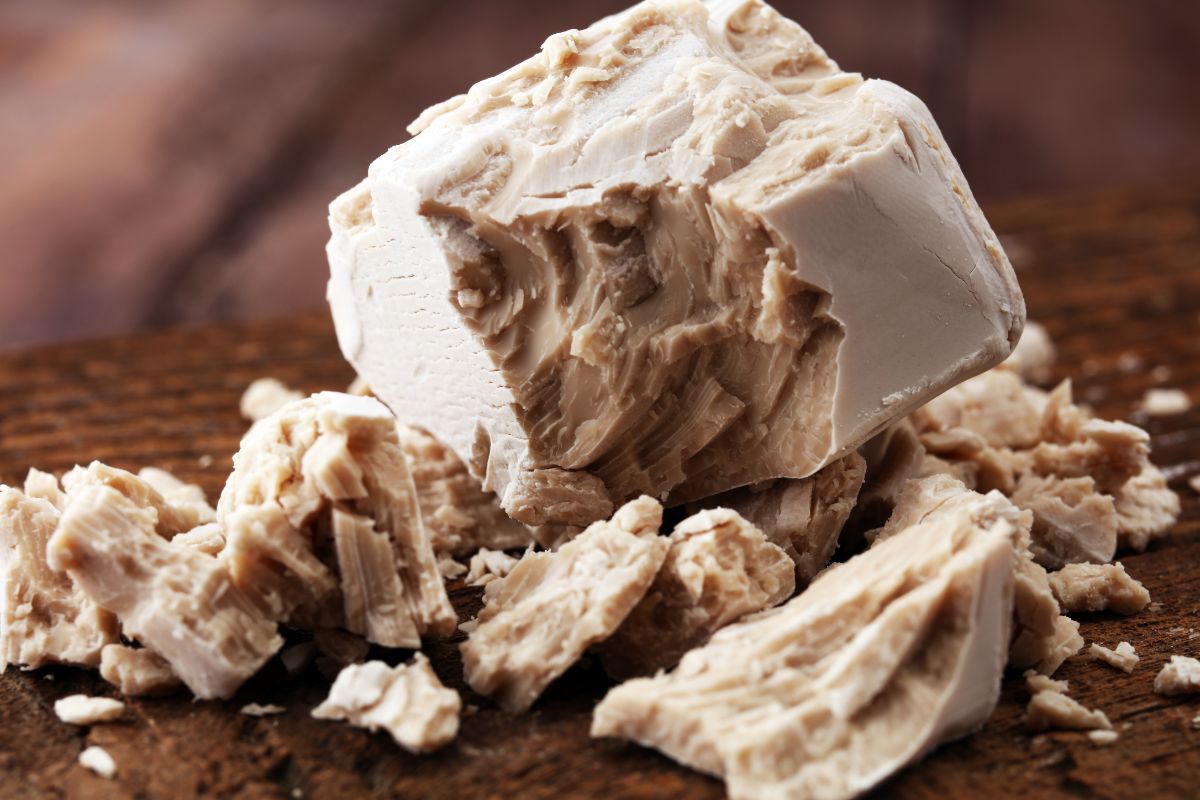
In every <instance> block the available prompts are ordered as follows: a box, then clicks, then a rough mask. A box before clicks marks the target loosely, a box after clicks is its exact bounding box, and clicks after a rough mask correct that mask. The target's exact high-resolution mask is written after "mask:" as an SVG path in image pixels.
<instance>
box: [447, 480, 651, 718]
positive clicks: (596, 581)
mask: <svg viewBox="0 0 1200 800" xmlns="http://www.w3.org/2000/svg"><path fill="white" fill-rule="evenodd" d="M660 525H662V506H661V505H659V504H658V502H657V501H655V500H652V499H651V498H649V497H640V498H638V499H637V500H633V501H630V502H629V503H627V504H626V505H624V506H622V507H621V508H620V509H618V510H617V513H616V514H614V515H613V518H612V519H611V520H607V521H603V522H596V523H593V524H592V525H591V526H589V527H588V529H587V530H585V531H584V532H583V533H582V534H580V535H579V536H578V537H577V538H575V539H573V540H571V541H570V542H568V543H567V544H565V545H563V546H562V548H561V549H559V550H558V551H556V552H552V553H534V552H527V553H526V554H525V555H524V556H523V557H522V558H521V560H520V561H519V562H518V563H517V565H516V566H515V567H514V568H513V570H512V572H510V573H508V576H507V577H505V578H501V579H499V580H495V581H492V582H491V583H489V584H488V585H487V587H486V588H485V589H484V602H485V603H486V605H485V606H484V608H483V610H482V611H480V612H479V618H478V627H476V628H475V629H474V630H473V631H472V632H471V634H470V636H469V637H468V639H467V641H465V642H464V643H463V644H462V646H461V648H460V649H461V652H462V658H463V675H464V677H465V678H466V681H467V683H468V684H470V686H471V688H472V689H474V690H475V691H477V692H479V693H480V694H482V695H487V696H489V697H492V698H495V700H496V701H497V702H498V703H499V704H500V705H501V706H502V707H503V708H504V709H505V710H507V711H511V712H518V711H524V710H526V709H528V708H529V707H530V706H531V705H533V702H534V701H535V700H537V698H538V697H539V696H540V695H541V694H542V692H543V691H544V690H545V689H546V687H547V686H548V685H550V682H551V681H553V680H554V679H555V678H557V677H558V676H559V675H561V674H562V673H564V672H566V671H567V669H568V668H569V667H570V666H571V665H572V664H574V663H575V662H576V661H577V660H578V659H579V657H580V656H581V655H583V653H584V651H585V650H587V649H588V648H589V647H591V646H592V645H594V644H597V643H599V642H602V641H604V640H605V639H607V638H608V637H609V636H611V635H612V634H613V632H615V631H616V630H617V628H619V627H620V625H621V623H622V622H624V621H625V618H626V617H627V616H629V613H630V612H631V611H632V610H633V609H634V607H635V606H636V605H637V604H638V601H640V600H641V599H642V597H643V596H644V595H645V594H646V590H647V589H648V588H649V587H650V584H651V583H652V582H653V580H654V577H655V575H656V574H657V573H658V569H659V567H661V566H662V563H663V560H664V559H665V558H666V556H667V549H668V546H669V543H668V540H667V538H666V537H660V536H659V535H658V529H659V526H660Z"/></svg>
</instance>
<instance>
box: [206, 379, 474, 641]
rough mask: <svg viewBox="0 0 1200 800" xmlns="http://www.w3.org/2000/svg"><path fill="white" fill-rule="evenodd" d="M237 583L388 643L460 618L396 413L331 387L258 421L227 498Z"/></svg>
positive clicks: (291, 618) (278, 610)
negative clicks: (436, 553)
mask: <svg viewBox="0 0 1200 800" xmlns="http://www.w3.org/2000/svg"><path fill="white" fill-rule="evenodd" d="M218 516H219V519H220V522H221V523H222V524H223V525H224V526H225V533H226V537H227V542H226V546H225V549H224V550H223V551H222V552H221V556H220V558H221V560H222V563H224V564H225V565H227V566H228V568H229V570H230V573H231V575H232V576H233V580H234V583H235V584H236V585H237V587H238V588H239V589H241V590H242V591H243V592H245V593H246V594H247V595H248V596H249V597H251V598H252V599H253V600H254V602H255V603H256V604H257V605H258V606H259V608H260V609H262V612H263V613H265V614H266V615H267V616H268V617H270V618H271V619H273V620H279V621H284V622H288V623H289V624H292V625H296V626H298V627H304V628H316V627H334V626H342V627H345V628H347V629H348V630H350V631H351V632H353V633H357V634H361V635H363V636H365V637H366V638H367V639H368V640H370V641H372V642H375V643H377V644H381V645H385V646H388V647H411V648H416V647H419V646H420V641H421V638H420V637H421V635H422V634H425V633H430V634H434V635H449V634H451V633H453V632H454V626H455V624H456V623H457V617H456V616H455V613H454V609H453V608H452V607H451V605H450V600H449V598H448V597H447V595H446V590H445V588H444V586H443V585H442V578H441V574H440V572H439V570H438V566H437V559H436V557H435V556H434V553H433V548H432V545H431V543H430V540H429V535H428V533H427V532H426V529H425V526H424V524H423V523H422V519H421V512H420V509H419V507H418V501H417V491H416V488H415V487H414V485H413V480H412V476H411V474H410V473H409V470H408V466H407V462H406V460H405V456H404V452H403V450H402V449H401V445H400V440H399V438H398V435H397V432H396V422H395V419H394V418H393V417H392V415H391V412H389V411H388V410H387V408H385V407H384V406H383V404H381V403H380V402H379V401H378V400H375V399H373V398H368V397H352V396H350V395H344V394H336V393H332V392H324V393H321V394H316V395H313V396H312V397H310V398H307V399H305V400H300V401H297V402H294V403H291V404H289V405H287V406H285V407H284V408H282V409H280V410H279V411H277V412H276V413H275V414H273V415H271V416H270V417H267V418H266V419H263V420H260V421H259V422H257V423H255V424H254V426H253V427H252V428H251V429H250V431H249V433H247V434H246V436H245V438H244V439H243V440H242V447H241V450H240V451H239V452H238V454H237V455H236V456H235V457H234V470H233V474H232V475H230V476H229V481H228V483H227V484H226V486H225V491H224V492H223V493H222V495H221V500H220V503H219V504H218Z"/></svg>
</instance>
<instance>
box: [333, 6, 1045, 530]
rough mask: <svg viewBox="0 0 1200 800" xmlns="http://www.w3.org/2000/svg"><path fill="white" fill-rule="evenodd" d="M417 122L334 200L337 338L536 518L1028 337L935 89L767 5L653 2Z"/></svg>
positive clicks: (898, 402) (797, 467)
mask: <svg viewBox="0 0 1200 800" xmlns="http://www.w3.org/2000/svg"><path fill="white" fill-rule="evenodd" d="M411 130H413V131H415V132H416V135H415V136H414V137H413V138H412V139H410V140H409V141H407V142H404V143H403V144H401V145H399V146H397V147H393V148H392V149H391V150H389V151H388V152H387V153H386V154H385V155H383V156H381V157H380V158H379V159H377V160H376V161H375V163H374V164H372V166H371V169H370V171H369V175H368V177H367V178H366V180H364V181H363V182H362V183H361V184H360V185H359V186H357V187H355V188H354V189H351V190H350V191H348V192H347V193H345V194H344V195H342V196H341V197H340V198H338V199H337V200H336V201H335V202H334V203H333V204H332V206H331V209H330V226H331V229H332V239H331V241H330V243H329V246H328V248H327V252H328V254H329V259H330V270H331V276H330V282H329V292H328V297H329V301H330V305H331V308H332V310H333V316H334V320H335V323H336V328H337V334H338V339H339V342H340V345H341V348H342V351H343V353H344V354H345V356H346V357H347V359H348V360H349V361H351V362H352V363H353V365H354V366H355V368H356V369H357V370H358V373H359V374H360V375H362V376H363V377H364V378H365V379H366V380H367V381H368V382H369V384H370V386H371V388H372V390H373V391H374V392H375V393H376V395H377V396H378V397H379V398H380V399H382V400H383V401H385V402H386V403H387V405H388V406H389V407H391V408H392V409H393V410H395V411H396V413H397V415H398V416H399V417H400V418H401V419H404V420H405V421H411V422H412V423H413V424H416V425H419V426H420V427H422V428H424V429H426V430H429V431H431V432H432V433H433V434H435V435H436V436H437V437H438V438H439V439H440V440H442V441H444V442H446V443H447V444H448V445H449V446H450V447H452V448H453V449H454V451H455V452H457V453H458V454H459V455H460V456H462V457H463V459H464V460H465V461H466V462H467V463H468V465H469V466H470V468H471V471H472V473H473V474H475V475H476V476H478V477H480V478H482V479H483V480H484V486H485V488H487V489H490V490H493V491H495V492H496V493H497V494H498V495H499V497H500V499H501V503H502V506H503V507H504V509H505V510H506V511H507V512H508V513H509V514H510V516H512V517H513V518H514V519H518V520H519V521H522V522H526V523H528V524H533V525H539V524H547V523H565V524H572V525H579V524H585V523H587V522H590V521H592V520H595V519H600V518H604V517H606V516H607V514H608V513H609V511H610V510H611V508H612V507H613V506H614V505H620V504H621V503H623V502H625V501H627V500H629V499H631V498H634V497H636V496H638V495H640V494H646V495H650V496H653V497H656V498H666V499H667V500H668V501H669V502H670V504H672V505H675V504H679V503H684V502H689V501H693V500H698V499H701V498H704V497H709V496H712V495H714V494H717V493H720V492H723V491H727V490H729V489H734V488H737V487H740V486H747V485H751V484H754V483H758V482H761V481H764V480H772V479H775V478H804V477H807V476H809V475H812V474H813V473H815V472H816V471H818V470H819V469H820V468H821V467H823V466H825V465H826V464H828V463H830V462H832V461H834V460H836V459H837V458H840V457H841V456H842V455H844V454H845V453H846V452H848V451H849V450H851V449H852V448H854V447H856V446H857V445H858V444H860V443H862V442H863V441H865V440H866V439H867V438H869V437H870V436H871V435H873V434H874V433H876V432H878V431H879V430H880V429H882V428H883V427H884V426H885V425H887V424H888V423H890V422H892V421H895V420H896V419H898V418H900V417H902V416H903V415H904V414H906V413H908V412H909V411H911V410H912V409H913V408H915V407H916V406H917V405H919V404H920V403H922V402H924V401H925V400H928V399H929V398H931V397H934V396H936V395H937V394H938V393H939V392H941V391H943V390H944V389H946V388H947V387H949V386H952V385H953V384H954V383H956V382H958V381H959V380H962V379H963V378H964V377H967V376H969V375H972V374H974V373H976V372H978V371H980V370H982V369H986V368H987V367H989V366H992V365H994V364H996V363H998V362H1000V361H1001V360H1003V359H1004V358H1005V357H1006V356H1007V355H1008V354H1009V352H1010V350H1011V349H1012V346H1013V344H1014V343H1015V342H1016V340H1017V338H1018V336H1019V334H1020V330H1021V326H1022V323H1023V321H1024V302H1023V300H1022V298H1021V294H1020V290H1019V289H1018V287H1017V282H1016V278H1015V276H1014V274H1013V272H1012V268H1011V266H1010V265H1009V263H1008V259H1007V258H1006V257H1005V255H1004V253H1003V251H1002V250H1001V248H1000V245H999V243H998V240H997V238H996V236H995V235H994V233H993V232H992V230H991V228H990V227H989V225H988V223H987V221H986V220H985V219H984V217H983V215H982V213H981V212H980V210H979V207H978V205H977V204H976V203H975V201H974V199H973V198H972V195H971V193H970V190H969V188H968V187H967V183H966V180H965V179H964V178H963V175H962V172H961V171H960V170H959V168H958V165H957V163H956V162H955V161H954V158H953V157H952V156H951V154H950V152H949V149H948V147H947V145H946V143H945V141H944V139H943V138H942V136H941V134H940V133H939V131H938V128H937V125H936V124H935V123H934V121H933V119H932V117H931V116H930V114H929V111H928V110H927V109H926V107H925V106H924V105H923V104H922V103H921V102H920V101H919V100H918V99H917V98H915V97H913V96H912V95H911V94H909V93H908V92H906V91H904V90H903V89H901V88H899V87H897V86H895V85H893V84H890V83H887V82H884V81H876V80H866V81H864V80H863V79H862V77H861V76H860V75H857V74H855V73H847V72H843V71H842V70H841V69H840V68H839V67H838V66H837V65H836V64H835V63H834V62H833V61H832V60H831V59H829V58H828V57H827V56H826V55H825V53H824V52H823V51H822V50H821V48H820V47H818V46H817V45H816V44H815V43H814V42H813V40H812V38H811V37H810V36H809V35H808V34H807V33H806V32H805V31H804V30H803V29H801V28H800V27H799V26H798V25H796V24H795V23H794V22H791V21H789V20H787V19H785V18H784V17H782V16H780V15H779V14H778V13H777V12H776V11H774V10H773V9H772V8H770V7H769V6H767V5H765V4H763V3H761V2H757V0H721V1H720V2H709V3H702V2H699V0H654V1H651V2H643V3H640V4H638V5H636V6H634V7H633V8H630V9H628V10H627V11H624V12H622V13H620V14H617V15H614V16H610V17H607V18H605V19H603V20H601V21H599V22H597V23H596V24H594V25H592V26H591V27H589V28H587V29H586V30H583V31H570V32H568V33H564V34H560V35H558V36H553V37H551V38H550V39H549V40H547V42H546V44H545V45H544V46H543V48H542V51H541V53H539V54H538V55H535V56H533V57H532V58H530V59H528V60H527V61H524V62H522V63H520V64H518V65H516V66H514V67H513V68H511V69H509V70H508V71H506V72H504V73H502V74H500V75H498V76H496V77H494V78H491V79H489V80H485V81H483V82H481V83H479V84H477V85H476V86H474V87H473V88H472V89H471V90H470V92H469V93H468V94H466V95H464V96H461V97H459V98H456V99H455V100H453V101H451V102H449V103H445V104H442V105H440V106H437V107H435V108H433V109H430V110H429V111H427V112H426V113H425V114H424V115H422V117H421V119H420V120H418V122H417V123H414V127H413V128H412V129H411ZM546 497H552V498H553V499H554V502H549V503H548V502H546Z"/></svg>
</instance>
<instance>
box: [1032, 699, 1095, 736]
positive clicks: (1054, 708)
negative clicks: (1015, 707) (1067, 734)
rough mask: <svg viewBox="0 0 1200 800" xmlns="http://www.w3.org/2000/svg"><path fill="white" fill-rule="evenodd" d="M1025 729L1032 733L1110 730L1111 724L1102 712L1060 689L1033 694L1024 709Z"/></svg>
mask: <svg viewBox="0 0 1200 800" xmlns="http://www.w3.org/2000/svg"><path fill="white" fill-rule="evenodd" d="M1025 727H1026V728H1028V729H1029V730H1031V731H1049V730H1068V731H1090V730H1096V729H1103V730H1111V729H1112V723H1111V722H1109V721H1108V716H1107V715H1106V714H1105V713H1104V712H1103V711H1100V710H1095V711H1089V710H1088V709H1086V708H1084V707H1083V706H1082V705H1080V704H1079V703H1077V702H1076V701H1074V700H1072V699H1071V698H1070V697H1067V695H1066V694H1064V693H1063V692H1060V691H1058V690H1056V689H1055V690H1043V691H1038V692H1034V693H1033V696H1032V697H1031V698H1029V706H1028V707H1027V708H1026V709H1025Z"/></svg>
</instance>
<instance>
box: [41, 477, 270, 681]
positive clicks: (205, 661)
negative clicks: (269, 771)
mask: <svg viewBox="0 0 1200 800" xmlns="http://www.w3.org/2000/svg"><path fill="white" fill-rule="evenodd" d="M156 522H157V515H156V514H155V512H154V509H153V508H150V507H142V506H139V505H138V504H137V503H136V502H135V501H134V500H132V499H130V498H128V497H126V496H125V495H123V494H121V493H120V492H118V491H117V490H116V489H114V488H112V487H110V486H95V485H92V486H85V487H83V488H81V489H79V490H78V491H77V492H74V493H72V497H71V500H70V503H69V504H68V506H67V510H66V511H65V512H64V513H63V516H62V520H61V522H60V523H59V526H58V529H57V530H56V531H55V533H54V536H53V537H52V538H51V539H50V542H49V544H48V545H47V548H46V553H47V561H48V563H49V564H50V566H51V567H52V568H53V569H56V570H60V571H65V572H66V573H67V574H68V575H70V577H71V579H72V580H73V581H74V582H75V585H76V586H78V587H79V588H80V589H81V590H82V591H83V592H85V593H86V594H87V596H88V597H89V598H90V599H91V600H93V601H94V602H95V603H96V604H97V605H99V606H101V607H102V608H105V609H107V610H109V611H111V612H112V613H113V614H115V615H116V616H117V619H119V620H120V622H121V629H122V632H123V633H124V634H125V635H126V636H129V637H131V638H135V639H137V640H138V641H140V642H141V643H142V644H144V645H145V646H146V647H149V648H150V649H152V650H153V651H155V652H156V653H158V654H159V655H160V656H162V658H163V659H164V660H166V661H167V662H168V663H169V664H170V665H171V668H172V669H173V670H174V671H175V673H176V674H177V675H178V676H179V677H180V679H181V680H183V682H184V683H186V684H187V686H188V688H189V689H191V690H192V692H193V693H195V695H196V696H197V697H199V698H201V699H208V698H213V697H229V696H231V695H232V694H233V693H234V692H235V691H237V689H238V687H239V686H241V685H242V683H243V682H245V681H246V680H247V679H248V678H249V677H250V676H251V675H253V674H254V673H255V672H257V671H258V669H259V667H261V666H262V665H263V664H264V663H265V662H266V661H267V659H268V658H270V657H271V656H272V655H274V653H275V651H277V650H278V649H279V648H280V646H281V645H282V644H283V640H282V639H281V638H280V637H279V635H278V634H277V633H276V630H275V627H276V626H275V623H274V622H272V621H270V620H268V619H266V618H264V617H263V616H262V615H261V614H260V613H259V611H258V609H256V608H255V606H254V604H253V603H252V602H251V601H250V599H249V598H248V597H247V596H246V595H244V594H243V593H242V592H240V591H239V590H238V589H237V588H236V587H235V586H234V585H233V583H232V581H231V580H230V577H229V574H228V572H226V571H225V569H224V567H223V566H222V565H221V564H220V563H219V562H218V560H217V559H216V558H215V557H213V556H210V555H207V554H205V553H202V552H200V551H198V550H195V549H193V548H190V547H186V546H183V545H177V544H173V543H171V542H169V541H168V540H167V539H165V538H163V537H162V536H161V535H159V533H158V532H157V531H156V529H155V525H156Z"/></svg>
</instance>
